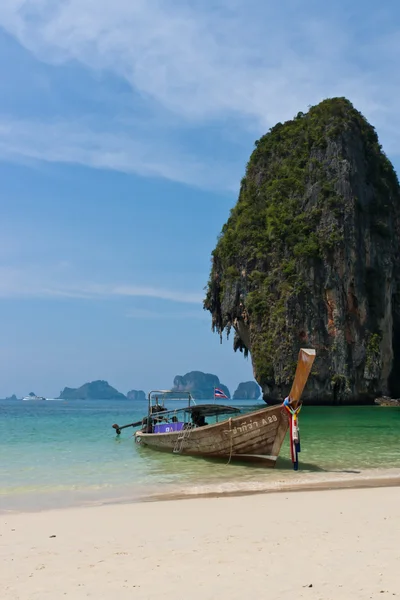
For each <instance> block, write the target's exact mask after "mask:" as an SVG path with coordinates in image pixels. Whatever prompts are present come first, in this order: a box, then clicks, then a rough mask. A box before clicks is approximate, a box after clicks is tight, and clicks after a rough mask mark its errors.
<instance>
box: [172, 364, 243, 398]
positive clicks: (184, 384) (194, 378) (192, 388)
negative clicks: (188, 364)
mask: <svg viewBox="0 0 400 600" xmlns="http://www.w3.org/2000/svg"><path fill="white" fill-rule="evenodd" d="M216 387H217V388H219V389H220V390H222V391H223V392H224V393H225V394H226V395H227V396H228V398H230V397H231V394H230V392H229V390H228V388H227V387H226V385H223V384H222V383H220V381H219V378H218V377H217V376H216V375H212V374H211V373H203V372H202V371H191V372H190V373H186V375H177V376H176V377H175V379H174V387H173V388H172V391H174V392H190V393H191V394H192V396H193V398H194V399H195V400H196V399H197V398H198V399H199V400H200V399H207V400H210V399H211V400H212V399H213V398H214V388H216Z"/></svg>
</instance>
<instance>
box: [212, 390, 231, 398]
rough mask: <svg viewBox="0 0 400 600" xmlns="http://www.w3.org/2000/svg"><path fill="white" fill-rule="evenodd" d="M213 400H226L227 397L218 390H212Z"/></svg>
mask: <svg viewBox="0 0 400 600" xmlns="http://www.w3.org/2000/svg"><path fill="white" fill-rule="evenodd" d="M214 398H228V396H227V395H226V394H224V392H223V391H222V390H220V389H219V388H214Z"/></svg>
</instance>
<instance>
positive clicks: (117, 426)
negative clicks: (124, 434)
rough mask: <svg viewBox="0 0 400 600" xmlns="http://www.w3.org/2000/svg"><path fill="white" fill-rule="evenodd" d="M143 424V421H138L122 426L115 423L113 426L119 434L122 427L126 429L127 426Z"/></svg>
mask: <svg viewBox="0 0 400 600" xmlns="http://www.w3.org/2000/svg"><path fill="white" fill-rule="evenodd" d="M141 424H142V421H136V423H128V425H121V427H120V426H119V425H117V424H116V423H114V425H113V426H112V427H113V429H115V431H116V432H117V435H119V434H120V433H121V429H125V428H126V427H138V425H141Z"/></svg>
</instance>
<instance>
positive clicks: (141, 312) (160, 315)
mask: <svg viewBox="0 0 400 600" xmlns="http://www.w3.org/2000/svg"><path fill="white" fill-rule="evenodd" d="M126 316H127V317H128V318H130V319H140V320H141V319H148V320H162V321H164V320H165V319H172V320H178V321H180V320H185V319H200V320H207V321H209V316H207V314H206V313H205V312H204V311H201V310H199V311H194V310H193V311H187V310H186V311H179V312H157V311H153V310H146V309H140V308H132V309H131V310H129V311H128V313H127V315H126Z"/></svg>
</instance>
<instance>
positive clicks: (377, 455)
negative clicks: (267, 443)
mask: <svg viewBox="0 0 400 600" xmlns="http://www.w3.org/2000/svg"><path fill="white" fill-rule="evenodd" d="M231 404H234V405H236V406H240V407H243V408H244V409H245V410H250V409H251V408H253V407H254V403H250V402H246V401H243V402H240V401H236V402H231ZM258 406H259V407H260V406H265V405H264V404H263V403H261V404H259V405H258ZM145 412H146V404H145V403H141V402H129V401H119V402H115V401H113V402H110V401H90V402H83V401H46V402H22V401H16V402H11V401H8V402H6V401H0V509H6V510H12V509H14V510H18V509H21V508H23V509H26V508H42V507H52V506H67V505H71V504H77V503H79V504H81V503H85V502H95V501H107V500H110V501H115V500H132V499H140V498H143V497H149V495H150V496H151V494H163V493H173V492H178V493H201V492H222V491H235V490H244V489H253V490H256V489H264V488H265V489H268V488H271V487H272V488H273V487H279V486H282V484H296V483H299V482H302V483H304V482H307V481H310V482H318V481H330V480H337V479H346V478H353V479H354V478H359V479H360V478H368V477H376V476H377V475H378V476H381V477H385V476H391V475H399V474H400V409H397V408H383V407H346V408H343V407H321V408H316V407H307V406H304V408H303V410H302V413H301V415H300V428H301V436H302V452H301V454H300V471H298V472H297V473H295V472H293V470H292V465H291V462H290V460H289V448H288V444H287V443H286V444H285V446H284V449H283V452H282V457H281V458H280V459H279V461H278V464H277V467H276V468H275V469H265V468H262V467H257V466H248V465H241V464H239V465H238V464H230V465H227V464H226V461H220V462H216V461H209V460H204V459H198V458H190V457H181V456H174V455H169V454H164V453H159V452H156V451H154V450H150V449H147V448H144V447H140V446H138V445H136V444H135V443H134V441H133V437H132V433H133V430H132V429H130V428H129V429H126V430H124V431H123V432H122V434H121V436H120V437H119V438H118V437H117V436H116V435H115V432H114V430H113V429H112V428H111V425H112V424H113V423H119V425H122V424H124V423H130V422H132V421H136V420H139V419H141V417H142V416H143V414H144V413H145Z"/></svg>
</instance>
